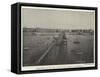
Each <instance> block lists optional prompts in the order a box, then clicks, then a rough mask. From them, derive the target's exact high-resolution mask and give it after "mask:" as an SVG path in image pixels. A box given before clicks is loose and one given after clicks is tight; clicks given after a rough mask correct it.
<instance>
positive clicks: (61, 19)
mask: <svg viewBox="0 0 100 77" xmlns="http://www.w3.org/2000/svg"><path fill="white" fill-rule="evenodd" d="M21 25H22V26H23V27H26V28H37V27H38V28H48V29H94V28H95V11H94V10H78V9H76V10H75V9H74V10H73V9H57V8H53V9H52V8H44V7H42V8H40V7H27V6H23V7H22V8H21Z"/></svg>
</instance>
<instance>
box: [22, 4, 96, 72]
mask: <svg viewBox="0 0 100 77" xmlns="http://www.w3.org/2000/svg"><path fill="white" fill-rule="evenodd" d="M94 66H95V10H87V9H70V8H68V9H67V8H66V9H64V8H51V7H36V6H35V7H34V6H22V7H21V68H22V70H23V71H25V70H45V69H63V68H80V67H94Z"/></svg>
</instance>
